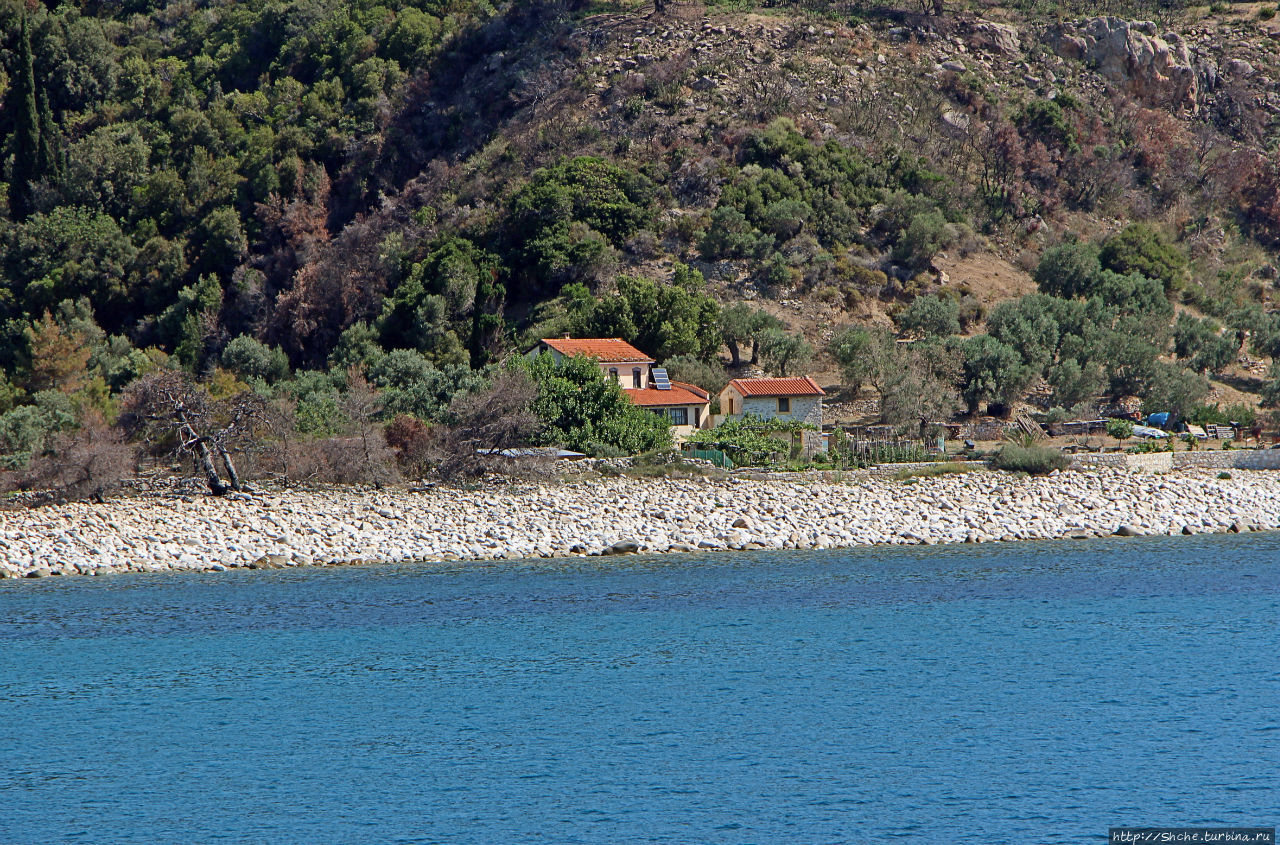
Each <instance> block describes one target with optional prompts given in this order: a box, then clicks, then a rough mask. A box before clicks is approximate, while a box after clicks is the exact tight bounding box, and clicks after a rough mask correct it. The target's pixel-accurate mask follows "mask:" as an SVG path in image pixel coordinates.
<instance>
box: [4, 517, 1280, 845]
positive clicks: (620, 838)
mask: <svg viewBox="0 0 1280 845" xmlns="http://www.w3.org/2000/svg"><path fill="white" fill-rule="evenodd" d="M1277 611H1280V536H1277V535H1271V534H1267V535H1263V534H1252V535H1240V536H1217V537H1195V538H1177V539H1166V538H1143V539H1135V540H1111V541H1098V542H1063V543H1043V544H1013V545H1000V546H977V547H975V546H965V547H950V548H937V547H931V548H923V547H915V548H910V549H907V548H874V549H865V550H858V551H831V552H814V553H796V552H790V553H776V552H749V553H741V554H719V555H707V556H681V557H673V558H639V557H633V558H605V559H588V560H572V561H560V562H531V563H527V564H516V565H511V564H502V565H494V564H468V565H449V566H442V565H439V564H435V565H425V564H424V565H420V566H385V567H369V568H358V569H357V568H352V569H308V570H284V571H271V572H228V573H223V574H218V575H212V574H208V575H191V576H185V575H121V576H112V577H106V578H67V579H44V580H41V581H37V582H32V581H24V582H20V583H19V582H0V842H3V843H63V842H85V843H94V845H98V843H117V842H118V843H206V842H208V843H216V842H234V843H273V845H274V844H275V843H419V842H422V843H427V842H440V843H471V842H476V843H520V842H546V843H633V842H635V843H640V842H670V843H844V842H848V843H863V842H884V841H895V840H896V841H902V842H924V843H935V842H937V843H943V842H946V843H952V842H958V843H1080V842H1104V841H1105V840H1106V833H1107V828H1108V827H1110V826H1119V825H1161V826H1164V825H1203V826H1225V825H1242V826H1243V825H1255V826H1259V825H1260V826H1268V827H1269V826H1273V825H1275V824H1276V823H1277V821H1278V820H1280V776H1278V775H1277V763H1280V630H1278V629H1277V625H1278V624H1280V613H1278V612H1277Z"/></svg>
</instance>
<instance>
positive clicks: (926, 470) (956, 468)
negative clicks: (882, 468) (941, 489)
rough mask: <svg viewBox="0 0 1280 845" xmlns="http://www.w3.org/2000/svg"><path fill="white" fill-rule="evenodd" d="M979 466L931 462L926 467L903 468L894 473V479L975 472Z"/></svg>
mask: <svg viewBox="0 0 1280 845" xmlns="http://www.w3.org/2000/svg"><path fill="white" fill-rule="evenodd" d="M978 469H979V467H976V466H973V465H972V464H969V463H959V462H958V461H945V462H943V463H938V464H932V465H931V466H927V467H916V468H915V469H904V470H899V471H898V472H896V473H894V476H893V477H894V480H895V481H906V480H907V479H908V478H913V479H914V478H932V477H934V476H938V475H961V474H963V473H966V472H976V471H977V470H978Z"/></svg>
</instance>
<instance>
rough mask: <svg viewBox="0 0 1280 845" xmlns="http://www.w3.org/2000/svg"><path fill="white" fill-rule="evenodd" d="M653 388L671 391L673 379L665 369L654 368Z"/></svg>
mask: <svg viewBox="0 0 1280 845" xmlns="http://www.w3.org/2000/svg"><path fill="white" fill-rule="evenodd" d="M653 386H654V387H656V388H657V389H658V390H670V389H671V379H670V378H668V377H667V371H666V369H665V368H664V367H654V368H653Z"/></svg>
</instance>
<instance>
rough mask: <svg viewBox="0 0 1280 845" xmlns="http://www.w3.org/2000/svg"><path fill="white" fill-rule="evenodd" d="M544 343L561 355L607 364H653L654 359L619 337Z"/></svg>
mask: <svg viewBox="0 0 1280 845" xmlns="http://www.w3.org/2000/svg"><path fill="white" fill-rule="evenodd" d="M542 342H543V343H545V344H546V345H547V346H549V347H551V348H552V349H554V350H555V351H557V352H559V353H560V354H561V355H570V356H572V355H585V356H586V357H588V358H595V359H597V360H599V361H603V362H605V363H612V362H614V361H643V362H645V363H650V364H651V363H653V359H652V358H650V357H649V356H648V355H646V354H644V353H643V352H641V351H640V350H639V349H636V348H635V347H634V346H632V345H631V344H629V343H627V342H626V341H625V340H622V339H621V338H617V337H595V338H572V337H551V338H543V339H542Z"/></svg>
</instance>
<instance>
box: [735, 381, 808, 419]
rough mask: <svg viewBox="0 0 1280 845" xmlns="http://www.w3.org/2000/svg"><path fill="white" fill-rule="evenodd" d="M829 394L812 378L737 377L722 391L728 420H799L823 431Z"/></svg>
mask: <svg viewBox="0 0 1280 845" xmlns="http://www.w3.org/2000/svg"><path fill="white" fill-rule="evenodd" d="M825 395H826V393H825V392H824V391H823V390H822V388H821V387H819V386H818V383H817V382H816V381H814V380H813V379H811V378H809V377H808V376H800V377H797V378H736V379H734V380H733V381H731V382H729V383H728V384H727V385H725V387H724V390H722V391H720V412H721V413H722V414H723V415H724V418H725V419H726V420H740V419H742V418H743V417H744V416H746V415H750V416H753V417H759V418H760V419H762V420H775V419H776V420H798V421H800V422H804V423H809V424H810V425H816V426H818V427H819V428H821V427H822V397H823V396H825Z"/></svg>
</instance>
